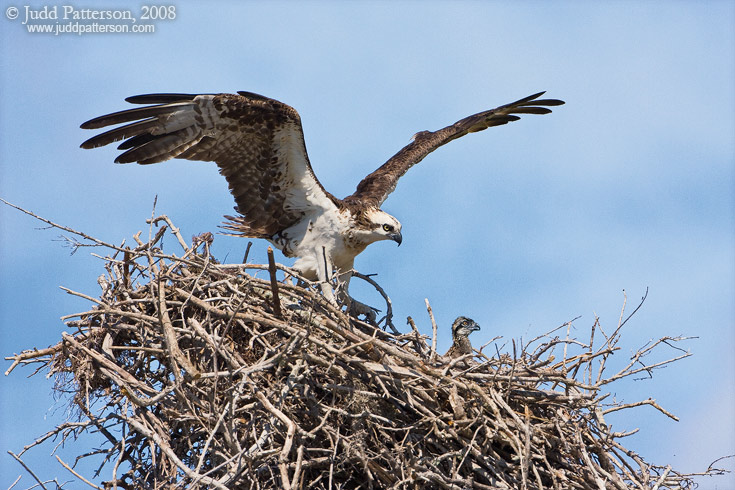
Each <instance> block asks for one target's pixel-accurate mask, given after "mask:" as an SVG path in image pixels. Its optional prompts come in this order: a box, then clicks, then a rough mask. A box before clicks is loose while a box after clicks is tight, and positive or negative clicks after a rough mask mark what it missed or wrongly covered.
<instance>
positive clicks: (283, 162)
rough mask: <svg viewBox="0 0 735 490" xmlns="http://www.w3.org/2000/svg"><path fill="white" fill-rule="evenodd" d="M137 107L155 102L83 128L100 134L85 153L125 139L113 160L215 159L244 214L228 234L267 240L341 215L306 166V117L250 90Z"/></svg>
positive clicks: (156, 98)
mask: <svg viewBox="0 0 735 490" xmlns="http://www.w3.org/2000/svg"><path fill="white" fill-rule="evenodd" d="M126 100H127V101H128V102H131V103H134V104H158V105H152V106H147V107H140V108H136V109H129V110H125V111H120V112H115V113H112V114H108V115H105V116H100V117H97V118H94V119H91V120H90V121H87V122H85V123H84V124H82V126H81V127H82V128H84V129H98V128H103V127H107V126H111V125H117V124H123V126H119V127H117V128H114V129H112V130H109V131H106V132H104V133H101V134H99V135H97V136H94V137H92V138H90V139H88V140H87V141H85V142H84V143H82V145H81V147H82V148H96V147H99V146H104V145H107V144H109V143H112V142H117V141H121V140H124V141H123V142H122V143H121V144H120V145H119V146H118V148H119V149H120V150H126V151H125V152H124V153H122V154H120V155H119V156H118V157H117V158H116V159H115V162H117V163H131V162H138V163H139V164H151V163H158V162H162V161H165V160H169V159H171V158H183V159H188V160H204V161H214V162H216V163H217V166H218V167H219V170H220V173H221V174H222V175H223V176H224V177H225V178H226V179H227V182H228V184H229V187H230V192H231V193H232V195H233V196H234V198H235V202H236V203H237V206H236V208H235V209H236V210H237V211H238V213H239V214H240V216H238V217H235V218H232V217H228V218H230V219H231V220H232V223H230V224H229V225H228V226H227V228H228V229H230V230H233V231H235V232H237V233H239V234H243V235H246V236H254V237H270V236H273V235H274V234H275V233H277V232H278V231H281V230H283V229H285V228H288V227H289V226H291V225H293V224H295V223H296V222H298V221H300V220H301V219H302V218H303V217H304V216H305V215H306V214H308V213H312V212H315V211H319V210H321V211H324V210H327V209H336V208H337V207H339V206H340V205H341V201H339V200H338V199H337V198H335V197H334V196H332V195H331V194H329V193H328V192H327V191H326V190H325V189H324V188H323V187H322V185H321V184H320V183H319V181H318V180H317V178H316V176H315V175H314V172H313V170H312V168H311V164H310V163H309V158H308V155H307V153H306V145H305V143H304V134H303V129H302V127H301V119H300V117H299V115H298V113H297V112H296V110H294V109H293V108H291V107H289V106H287V105H286V104H283V103H281V102H278V101H276V100H273V99H269V98H267V97H263V96H261V95H257V94H252V93H249V92H239V93H238V95H235V94H203V95H194V94H149V95H137V96H133V97H128V98H127V99H126Z"/></svg>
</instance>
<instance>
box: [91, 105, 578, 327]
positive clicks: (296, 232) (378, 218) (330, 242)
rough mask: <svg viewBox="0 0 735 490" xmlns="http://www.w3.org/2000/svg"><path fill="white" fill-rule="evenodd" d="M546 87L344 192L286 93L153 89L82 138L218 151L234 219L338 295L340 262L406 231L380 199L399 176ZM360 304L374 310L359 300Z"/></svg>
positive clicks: (413, 147) (436, 135)
mask: <svg viewBox="0 0 735 490" xmlns="http://www.w3.org/2000/svg"><path fill="white" fill-rule="evenodd" d="M543 93H544V92H540V93H538V94H534V95H531V96H529V97H526V98H523V99H520V100H518V101H516V102H512V103H510V104H506V105H503V106H500V107H498V108H496V109H492V110H489V111H485V112H480V113H478V114H475V115H472V116H469V117H466V118H464V119H462V120H460V121H458V122H456V123H454V124H452V125H451V126H447V127H446V128H444V129H440V130H438V131H434V132H431V131H421V132H419V133H416V135H414V137H413V140H412V142H411V143H409V144H408V145H407V146H406V147H404V148H403V149H402V150H401V151H399V152H398V153H396V154H395V155H394V156H393V157H391V158H390V159H389V160H388V161H387V162H386V163H384V164H383V165H382V166H380V167H379V168H378V169H377V170H376V171H374V172H373V173H371V174H370V175H368V176H367V177H365V178H364V179H363V180H362V181H361V182H360V183H359V184H358V185H357V190H356V191H355V192H354V193H353V194H352V195H350V196H347V197H345V198H344V199H338V198H336V197H335V196H333V195H332V194H330V193H329V192H327V191H326V190H325V189H324V187H322V185H321V183H319V181H318V180H317V178H316V176H315V175H314V172H313V170H312V168H311V164H310V163H309V158H308V156H307V154H306V146H305V144H304V134H303V131H302V128H301V119H300V117H299V114H298V112H296V110H295V109H293V108H292V107H290V106H288V105H286V104H283V103H282V102H279V101H277V100H273V99H270V98H268V97H264V96H262V95H258V94H254V93H250V92H238V93H237V94H200V95H195V94H150V95H137V96H134V97H128V98H127V99H125V100H126V101H128V102H130V103H133V104H156V105H150V106H147V107H141V108H137V109H130V110H125V111H121V112H115V113H113V114H108V115H106V116H101V117H97V118H95V119H92V120H90V121H87V122H85V123H84V124H82V126H81V127H82V128H84V129H98V128H103V127H105V126H111V125H115V124H122V123H126V124H125V125H124V126H121V127H118V128H115V129H112V130H110V131H107V132H105V133H102V134H99V135H97V136H95V137H93V138H90V139H88V140H87V141H85V142H84V143H82V145H81V147H82V148H97V147H99V146H104V145H107V144H109V143H112V142H115V141H120V140H125V141H123V142H122V143H121V144H120V146H118V149H120V150H127V151H125V152H124V153H122V154H121V155H119V156H118V157H117V158H116V159H115V162H116V163H131V162H138V163H139V164H142V165H147V164H150V163H158V162H163V161H165V160H169V159H171V158H185V159H187V160H204V161H214V162H216V163H217V166H218V167H219V171H220V173H221V174H222V175H224V177H225V178H226V179H227V182H228V183H229V186H230V192H231V193H232V195H233V196H234V197H235V202H236V203H237V206H236V207H235V210H236V211H237V213H238V216H235V217H232V216H226V218H227V219H228V220H229V223H227V224H226V226H225V228H227V229H229V230H231V231H233V232H235V233H236V234H239V235H242V236H245V237H255V238H265V239H267V240H269V241H270V242H271V243H273V245H275V246H276V247H277V248H279V249H280V250H281V251H282V252H283V253H284V255H286V256H288V257H298V258H299V259H298V260H297V261H296V263H295V264H294V268H295V269H297V270H299V271H300V272H301V274H303V275H304V277H306V278H307V279H310V280H317V281H319V282H320V283H321V284H322V285H323V286H322V290H323V291H324V293H325V296H327V298H328V299H329V300H331V301H334V300H335V298H334V296H333V293H332V290H331V287H327V286H326V284H327V283H328V282H329V281H330V279H331V277H332V275H333V273H334V271H335V270H336V271H337V273H338V274H339V279H340V281H341V282H343V283H345V290H346V284H347V283H348V281H349V278H350V275H351V271H352V268H353V264H354V260H355V257H356V256H357V255H358V254H359V253H360V252H362V251H363V250H365V247H367V246H368V245H370V244H371V243H373V242H376V241H379V240H393V241H395V242H397V243H398V244H399V245H400V244H401V240H402V239H403V237H402V235H401V224H400V223H399V222H398V220H397V219H396V218H394V217H393V216H391V215H389V214H388V213H386V212H384V211H382V210H381V209H380V206H381V204H383V201H385V199H386V198H387V197H388V195H389V194H390V193H391V192H393V190H394V189H395V187H396V183H397V182H398V179H399V178H400V177H401V176H402V175H403V174H405V173H406V171H407V170H408V169H409V168H411V167H412V166H414V165H415V164H417V163H418V162H420V161H421V160H422V159H423V158H424V157H425V156H426V155H428V154H429V153H431V152H432V151H434V150H436V149H437V148H439V147H440V146H442V145H444V144H445V143H448V142H449V141H452V140H453V139H456V138H459V137H461V136H464V135H465V134H467V133H474V132H476V131H482V130H483V129H486V128H489V127H491V126H499V125H501V124H507V123H508V122H510V121H516V120H518V119H519V117H518V116H516V114H547V113H549V112H551V110H550V109H548V108H547V107H545V106H556V105H561V104H563V103H564V102H562V101H561V100H556V99H539V97H540V96H541V95H543ZM352 304H353V306H352V309H353V310H352V311H353V313H355V314H361V313H362V314H366V315H368V316H370V315H371V313H372V310H371V309H369V308H368V307H366V306H365V305H363V304H361V303H358V302H353V303H352Z"/></svg>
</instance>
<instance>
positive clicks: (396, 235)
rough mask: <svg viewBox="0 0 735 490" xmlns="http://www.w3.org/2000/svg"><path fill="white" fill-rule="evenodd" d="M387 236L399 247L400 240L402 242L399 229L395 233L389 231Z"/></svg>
mask: <svg viewBox="0 0 735 490" xmlns="http://www.w3.org/2000/svg"><path fill="white" fill-rule="evenodd" d="M388 238H390V239H391V240H393V241H394V242H396V243H397V244H398V246H399V247H400V246H401V242H403V235H401V232H400V231H398V232H396V233H391V234H390V235H388Z"/></svg>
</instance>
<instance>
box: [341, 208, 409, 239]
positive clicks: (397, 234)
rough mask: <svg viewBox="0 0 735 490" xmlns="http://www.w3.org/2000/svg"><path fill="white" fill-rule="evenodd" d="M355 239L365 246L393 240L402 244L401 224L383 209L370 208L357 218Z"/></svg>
mask: <svg viewBox="0 0 735 490" xmlns="http://www.w3.org/2000/svg"><path fill="white" fill-rule="evenodd" d="M353 237H354V239H355V240H356V241H358V242H360V243H361V244H364V245H369V244H370V243H373V242H377V241H380V240H393V241H394V242H396V243H398V245H400V244H401V242H402V241H403V236H402V235H401V223H400V222H399V221H398V220H397V219H396V218H394V217H393V216H391V215H390V214H388V213H386V212H385V211H383V210H382V209H378V208H370V209H368V210H367V211H365V212H364V213H360V215H359V216H357V217H355V227H354V234H353Z"/></svg>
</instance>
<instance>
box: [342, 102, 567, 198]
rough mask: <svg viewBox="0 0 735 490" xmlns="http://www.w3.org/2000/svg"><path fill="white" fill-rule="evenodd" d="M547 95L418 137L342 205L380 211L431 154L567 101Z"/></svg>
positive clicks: (546, 111)
mask: <svg viewBox="0 0 735 490" xmlns="http://www.w3.org/2000/svg"><path fill="white" fill-rule="evenodd" d="M544 93H545V92H539V93H537V94H533V95H529V96H528V97H524V98H523V99H520V100H517V101H515V102H511V103H510V104H505V105H502V106H500V107H496V108H495V109H491V110H489V111H484V112H480V113H478V114H473V115H471V116H469V117H466V118H464V119H461V120H459V121H457V122H456V123H454V124H452V125H451V126H447V127H446V128H444V129H440V130H438V131H434V132H432V131H421V132H419V133H416V135H414V137H413V141H411V143H409V144H408V145H407V146H405V147H404V148H403V149H401V151H399V152H398V153H396V154H395V155H394V156H393V157H391V158H390V159H389V160H388V161H387V162H385V163H384V164H383V165H381V166H380V167H379V168H378V169H377V170H375V171H374V172H373V173H371V174H370V175H368V176H367V177H365V178H364V179H363V180H362V181H361V182H360V183H359V184H358V185H357V190H356V191H355V193H354V194H352V195H351V196H348V197H346V198H345V199H344V200H343V201H344V202H345V203H347V204H349V205H354V204H357V203H360V204H362V205H372V206H377V207H379V206H380V205H381V204H382V203H383V202H384V201H385V200H386V198H387V197H388V196H389V195H390V193H391V192H393V191H394V190H395V188H396V184H397V183H398V179H400V178H401V177H402V176H403V174H405V173H406V172H407V171H408V169H410V168H411V167H413V166H414V165H416V164H417V163H419V162H420V161H421V160H423V159H424V157H426V155H428V154H429V153H431V152H432V151H434V150H436V149H437V148H439V147H440V146H442V145H445V144H447V143H449V142H450V141H452V140H455V139H457V138H460V137H462V136H464V135H466V134H467V133H475V132H477V131H482V130H484V129H487V128H490V127H493V126H500V125H503V124H508V123H509V122H512V121H517V120H518V119H520V117H518V116H516V115H515V114H548V113H550V112H551V109H549V108H548V107H546V106H558V105H562V104H564V101H561V100H557V99H539V97H541V96H542V95H543V94H544Z"/></svg>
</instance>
